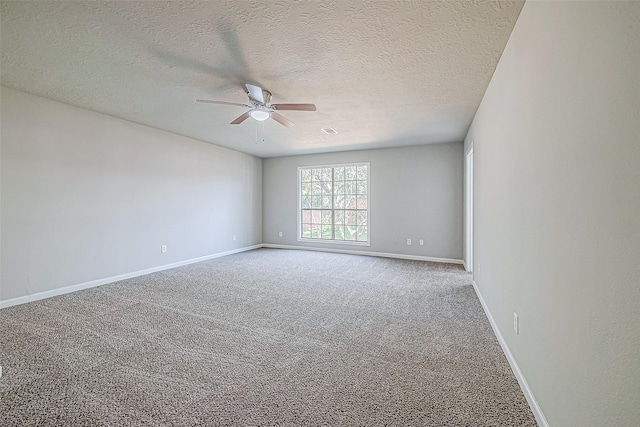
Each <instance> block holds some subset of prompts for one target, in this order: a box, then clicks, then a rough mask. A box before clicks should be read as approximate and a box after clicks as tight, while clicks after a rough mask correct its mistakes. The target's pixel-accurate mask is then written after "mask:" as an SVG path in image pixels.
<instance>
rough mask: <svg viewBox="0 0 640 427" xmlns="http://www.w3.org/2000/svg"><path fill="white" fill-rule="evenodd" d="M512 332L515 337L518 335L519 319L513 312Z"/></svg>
mask: <svg viewBox="0 0 640 427" xmlns="http://www.w3.org/2000/svg"><path fill="white" fill-rule="evenodd" d="M513 330H514V331H515V333H516V335H520V317H518V313H516V312H515V311H514V312H513Z"/></svg>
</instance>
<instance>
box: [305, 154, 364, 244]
mask: <svg viewBox="0 0 640 427" xmlns="http://www.w3.org/2000/svg"><path fill="white" fill-rule="evenodd" d="M363 165H366V166H367V241H366V242H358V241H354V240H329V239H309V238H304V237H302V206H301V205H300V202H301V200H302V176H301V175H300V173H301V172H300V171H301V170H302V169H320V168H341V167H347V166H363ZM296 180H297V182H298V194H297V198H298V202H297V206H298V213H297V215H296V217H297V221H298V224H297V226H296V228H297V230H298V233H297V235H298V242H304V243H315V244H321V245H341V246H344V245H348V246H371V185H370V183H371V163H370V162H354V163H334V164H325V165H308V166H298V170H297V176H296Z"/></svg>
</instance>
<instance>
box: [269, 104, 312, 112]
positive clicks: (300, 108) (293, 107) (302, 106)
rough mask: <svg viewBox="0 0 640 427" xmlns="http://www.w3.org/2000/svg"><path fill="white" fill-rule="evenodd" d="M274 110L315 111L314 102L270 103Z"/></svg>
mask: <svg viewBox="0 0 640 427" xmlns="http://www.w3.org/2000/svg"><path fill="white" fill-rule="evenodd" d="M271 108H273V109H274V110H294V111H316V105H315V104H271Z"/></svg>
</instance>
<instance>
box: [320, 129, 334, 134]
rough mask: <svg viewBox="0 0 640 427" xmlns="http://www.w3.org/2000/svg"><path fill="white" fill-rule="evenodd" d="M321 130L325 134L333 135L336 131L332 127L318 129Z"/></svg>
mask: <svg viewBox="0 0 640 427" xmlns="http://www.w3.org/2000/svg"><path fill="white" fill-rule="evenodd" d="M320 130H321V131H322V132H324V133H326V134H327V135H335V134H337V133H338V131H337V130H335V129H334V128H323V129H320Z"/></svg>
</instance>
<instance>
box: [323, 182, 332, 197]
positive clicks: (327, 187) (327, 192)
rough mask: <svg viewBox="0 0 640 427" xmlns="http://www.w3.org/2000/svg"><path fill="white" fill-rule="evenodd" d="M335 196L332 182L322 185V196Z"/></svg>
mask: <svg viewBox="0 0 640 427" xmlns="http://www.w3.org/2000/svg"><path fill="white" fill-rule="evenodd" d="M332 194H333V187H332V185H331V181H329V182H323V183H322V195H323V196H331V195H332Z"/></svg>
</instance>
